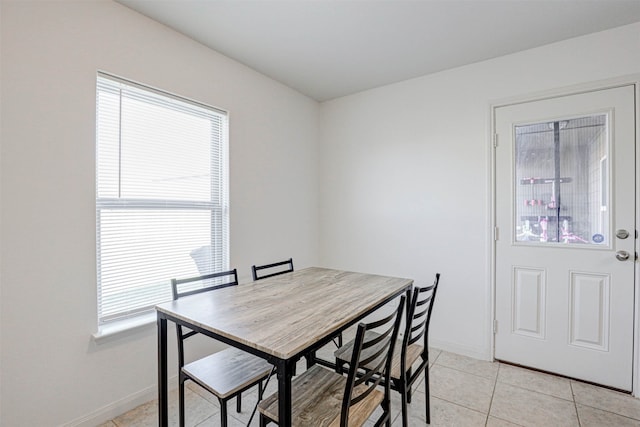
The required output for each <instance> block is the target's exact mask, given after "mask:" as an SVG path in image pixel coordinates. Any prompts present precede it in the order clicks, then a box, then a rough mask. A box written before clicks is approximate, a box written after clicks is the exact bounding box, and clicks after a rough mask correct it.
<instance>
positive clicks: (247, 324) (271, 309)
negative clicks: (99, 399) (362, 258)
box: [156, 267, 413, 427]
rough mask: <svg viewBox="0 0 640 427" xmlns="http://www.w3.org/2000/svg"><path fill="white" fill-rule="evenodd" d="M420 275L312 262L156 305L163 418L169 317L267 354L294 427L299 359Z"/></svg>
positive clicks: (282, 413)
mask: <svg viewBox="0 0 640 427" xmlns="http://www.w3.org/2000/svg"><path fill="white" fill-rule="evenodd" d="M412 285H413V280H411V279H406V278H400V277H389V276H382V275H376V274H368V273H358V272H351V271H343V270H335V269H329V268H320V267H310V268H305V269H301V270H296V271H294V272H290V273H284V274H280V275H277V276H273V277H269V278H266V279H262V280H257V281H254V282H250V283H244V284H240V285H238V286H230V287H227V288H223V289H218V290H215V291H213V292H206V293H200V294H196V295H191V296H188V297H184V298H180V299H178V300H175V301H171V302H166V303H162V304H159V305H157V306H156V313H157V332H158V409H159V412H158V415H159V417H158V419H159V425H160V426H162V427H164V426H167V425H168V406H169V405H168V400H167V398H168V397H167V396H168V373H167V359H168V357H167V321H171V322H174V323H176V324H179V325H182V326H184V327H187V328H189V329H192V330H194V331H197V332H199V333H202V334H204V335H207V336H210V337H212V338H214V339H216V340H218V341H221V342H223V343H226V344H228V345H230V346H233V347H236V348H239V349H242V350H244V351H246V352H249V353H251V354H254V355H256V356H258V357H261V358H263V359H266V360H267V361H269V362H270V363H271V364H273V365H274V366H275V372H276V377H277V380H278V405H279V406H278V416H279V422H278V424H279V425H280V426H286V427H288V426H291V423H292V417H291V409H292V408H291V401H292V388H291V380H292V377H293V376H294V373H295V366H296V362H297V361H298V360H300V359H301V358H302V357H305V358H306V359H307V365H308V366H309V365H311V364H313V363H314V362H315V352H316V350H318V349H319V348H321V347H323V346H324V345H326V344H327V343H329V342H330V341H331V340H332V339H333V338H334V337H336V336H337V335H338V334H340V333H341V332H343V331H344V330H345V329H347V328H349V327H350V326H352V325H354V324H356V323H357V322H358V321H360V320H362V319H363V318H364V317H366V316H368V315H369V314H371V313H373V312H375V311H376V310H378V309H380V308H381V307H383V306H385V305H386V304H388V303H392V301H393V300H394V299H396V298H397V297H399V296H400V295H402V294H403V293H408V292H409V291H410V289H411V287H412Z"/></svg>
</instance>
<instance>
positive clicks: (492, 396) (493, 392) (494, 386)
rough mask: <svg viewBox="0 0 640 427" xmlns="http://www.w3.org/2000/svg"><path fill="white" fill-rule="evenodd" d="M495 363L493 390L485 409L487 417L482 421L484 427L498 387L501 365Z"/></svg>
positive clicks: (487, 421) (487, 422)
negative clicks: (487, 406) (496, 366)
mask: <svg viewBox="0 0 640 427" xmlns="http://www.w3.org/2000/svg"><path fill="white" fill-rule="evenodd" d="M497 363H498V371H497V372H496V379H495V381H494V382H493V390H492V391H491V400H490V401H489V409H487V417H486V419H485V421H484V425H485V426H486V425H487V424H489V414H491V407H492V406H493V398H494V397H495V395H496V387H497V386H498V376H499V375H500V368H501V367H502V365H500V362H497Z"/></svg>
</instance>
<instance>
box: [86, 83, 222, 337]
mask: <svg viewBox="0 0 640 427" xmlns="http://www.w3.org/2000/svg"><path fill="white" fill-rule="evenodd" d="M96 116H97V126H96V148H97V149H96V152H97V162H96V169H97V170H96V215H97V230H96V232H97V267H98V268H97V270H98V278H97V279H98V321H99V324H105V323H108V322H111V321H114V320H121V319H123V318H127V317H132V316H137V315H140V314H142V313H145V312H151V311H153V307H154V306H155V305H156V304H158V303H161V302H164V301H169V300H170V299H171V285H170V279H171V278H184V277H192V276H199V275H202V274H206V273H211V272H216V271H221V270H226V269H228V266H229V261H228V253H229V250H228V194H227V193H228V191H227V188H228V185H227V149H228V123H227V115H226V113H225V112H223V111H220V110H216V109H214V108H211V107H208V106H205V105H202V104H198V103H195V102H193V101H190V100H186V99H181V98H178V97H176V96H173V95H169V94H166V93H162V92H160V91H157V90H153V89H150V88H147V87H144V86H140V85H137V84H134V83H131V82H127V81H123V80H120V79H117V78H115V77H112V76H108V75H105V74H102V73H100V74H98V78H97V114H96Z"/></svg>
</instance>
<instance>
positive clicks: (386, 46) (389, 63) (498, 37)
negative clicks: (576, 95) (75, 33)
mask: <svg viewBox="0 0 640 427" xmlns="http://www.w3.org/2000/svg"><path fill="white" fill-rule="evenodd" d="M116 1H118V2H119V3H121V4H123V5H125V6H128V7H130V8H132V9H134V10H136V11H138V12H140V13H142V14H144V15H146V16H148V17H150V18H152V19H154V20H156V21H158V22H160V23H163V24H165V25H167V26H169V27H171V28H173V29H175V30H177V31H179V32H181V33H183V34H185V35H187V36H189V37H191V38H192V39H194V40H197V41H198V42H200V43H202V44H204V45H206V46H209V47H210V48H211V49H214V50H216V51H218V52H220V53H222V54H224V55H226V56H228V57H230V58H233V59H235V60H236V61H239V62H241V63H243V64H245V65H247V66H249V67H251V68H253V69H254V70H257V71H259V72H260V73H262V74H265V75H267V76H269V77H271V78H273V79H275V80H277V81H279V82H281V83H283V84H285V85H287V86H289V87H292V88H294V89H296V90H298V91H300V92H302V93H303V94H306V95H308V96H310V97H312V98H314V99H316V100H318V101H325V100H330V99H333V98H337V97H341V96H345V95H349V94H352V93H356V92H359V91H362V90H366V89H371V88H374V87H378V86H383V85H386V84H390V83H395V82H398V81H402V80H407V79H410V78H414V77H418V76H422V75H426V74H430V73H435V72H438V71H442V70H446V69H450V68H454V67H458V66H462V65H466V64H471V63H474V62H478V61H482V60H486V59H490V58H495V57H498V56H502V55H506V54H509V53H513V52H517V51H521V50H524V49H529V48H533V47H537V46H542V45H545V44H549V43H553V42H557V41H560V40H564V39H568V38H571V37H576V36H580V35H584V34H588V33H593V32H597V31H602V30H605V29H609V28H613V27H617V26H621V25H626V24H630V23H633V22H638V21H640V0H189V1H185V0H154V1H151V0H116ZM567 54H570V53H567Z"/></svg>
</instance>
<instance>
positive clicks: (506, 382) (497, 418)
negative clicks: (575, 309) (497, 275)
mask: <svg viewBox="0 0 640 427" xmlns="http://www.w3.org/2000/svg"><path fill="white" fill-rule="evenodd" d="M329 354H330V352H329ZM430 358H431V367H430V376H431V382H430V383H431V425H432V426H461V427H474V426H488V427H510V426H553V427H559V426H583V427H591V426H594V427H595V426H597V427H601V426H616V427H617V426H640V399H635V398H633V397H631V396H629V395H627V394H623V393H618V392H614V391H611V390H608V389H604V388H600V387H595V386H592V385H589V384H584V383H581V382H579V381H573V380H569V379H566V378H560V377H556V376H553V375H548V374H543V373H539V372H535V371H531V370H528V369H523V368H518V367H514V366H511V365H507V364H503V363H498V362H495V363H492V362H486V361H481V360H476V359H471V358H468V357H465V356H460V355H457V354H453V353H448V352H444V351H440V350H437V349H432V350H430ZM299 366H300V368H299V372H301V370H303V369H304V363H303V362H301V363H300V365H299ZM276 388H277V386H276V384H275V381H271V382H270V384H269V387H268V388H267V393H270V392H275V391H276ZM392 393H393V394H392V418H393V420H394V421H393V427H399V426H401V425H402V420H401V418H402V417H401V416H400V415H399V414H400V407H399V404H400V399H399V396H398V394H397V393H395V392H392ZM256 400H257V391H252V392H250V393H247V394H245V395H243V411H242V412H241V413H237V412H236V411H235V401H231V402H229V410H228V414H229V427H241V426H246V425H247V421H248V420H249V417H250V415H251V411H252V410H253V406H254V405H255V402H256ZM186 401H187V409H186V412H187V417H186V418H187V420H186V423H187V426H189V427H196V426H197V427H210V426H211V427H212V426H219V425H220V407H219V405H218V402H217V399H215V398H214V397H212V396H211V395H210V394H209V393H207V392H206V391H204V390H203V389H200V388H199V387H197V386H194V385H193V384H192V383H191V384H190V385H188V387H187V393H186ZM170 402H171V404H170V407H169V416H170V425H172V426H175V425H177V418H178V417H177V406H178V405H177V392H176V391H173V392H172V393H171V395H170ZM424 408H425V392H424V384H423V383H422V382H420V384H417V385H416V390H415V392H414V397H413V402H412V403H411V405H409V418H410V419H409V423H408V424H409V426H423V425H427V424H426V421H425V409H424ZM157 420H158V418H157V401H155V400H153V401H150V402H147V403H145V404H143V405H141V406H139V407H137V408H135V409H133V410H131V411H129V412H127V413H125V414H122V415H120V416H118V417H116V418H114V419H113V420H111V421H108V422H107V423H104V424H102V425H101V426H100V427H128V426H136V427H145V426H157V423H158V421H157ZM257 425H258V420H257V415H256V417H254V419H253V421H252V423H251V426H257ZM372 425H373V423H368V424H367V427H370V426H372Z"/></svg>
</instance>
